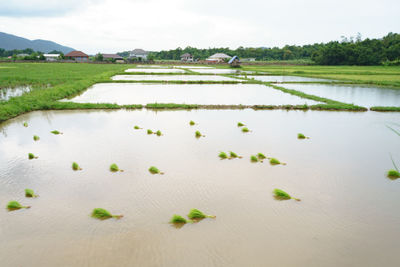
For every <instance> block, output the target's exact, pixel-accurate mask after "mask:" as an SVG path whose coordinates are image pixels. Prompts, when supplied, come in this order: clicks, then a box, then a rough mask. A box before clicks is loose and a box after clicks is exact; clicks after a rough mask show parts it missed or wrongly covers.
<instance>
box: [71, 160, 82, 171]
mask: <svg viewBox="0 0 400 267" xmlns="http://www.w3.org/2000/svg"><path fill="white" fill-rule="evenodd" d="M72 169H73V170H74V171H80V170H82V168H81V167H80V166H79V164H78V163H76V162H72Z"/></svg>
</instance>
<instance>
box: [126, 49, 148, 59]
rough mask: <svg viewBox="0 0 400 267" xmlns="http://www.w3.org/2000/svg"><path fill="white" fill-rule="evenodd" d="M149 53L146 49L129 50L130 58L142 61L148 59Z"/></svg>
mask: <svg viewBox="0 0 400 267" xmlns="http://www.w3.org/2000/svg"><path fill="white" fill-rule="evenodd" d="M148 54H149V52H147V51H144V50H143V49H135V50H132V51H130V52H129V58H136V59H138V60H140V61H146V60H147V55H148Z"/></svg>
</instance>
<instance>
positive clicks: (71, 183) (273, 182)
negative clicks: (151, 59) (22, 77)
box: [0, 110, 400, 267]
mask: <svg viewBox="0 0 400 267" xmlns="http://www.w3.org/2000/svg"><path fill="white" fill-rule="evenodd" d="M190 120H194V121H195V122H196V123H198V124H197V125H195V126H189V121H190ZM25 121H26V122H28V124H29V127H27V128H25V127H23V125H22V124H23V122H25ZM238 121H241V122H243V123H245V124H246V125H247V126H248V128H249V129H251V130H252V132H250V133H247V134H243V133H242V132H241V131H240V128H238V127H237V126H236V124H237V122H238ZM399 122H400V121H399V116H398V114H396V113H375V112H364V113H349V112H318V111H307V112H302V111H289V112H288V111H282V110H274V111H253V110H242V111H237V110H236V111H235V110H222V111H221V110H218V111H216V110H198V111H190V112H189V111H165V112H152V111H146V110H142V111H125V110H120V111H47V112H32V113H28V114H25V115H23V116H20V117H17V118H15V119H12V120H9V121H7V122H5V123H3V124H1V125H0V162H1V164H0V205H1V206H2V207H3V208H1V209H0V225H1V227H0V259H1V266H6V267H7V266H397V265H398V263H399V262H400V255H399V253H398V248H399V247H400V228H399V225H400V214H399V212H398V205H399V204H398V203H400V179H398V180H390V179H388V178H386V177H385V171H386V170H388V169H390V168H392V165H391V162H390V157H389V153H392V155H393V158H394V159H395V160H396V161H397V162H399V161H400V152H399V151H400V150H399V146H400V138H399V136H397V135H395V134H394V133H393V132H391V131H390V130H389V129H387V128H386V126H385V125H387V124H388V123H399ZM134 125H139V126H141V127H143V128H144V129H143V130H134V129H133V126H134ZM148 128H149V129H153V130H157V129H160V130H161V131H162V132H163V133H164V136H161V137H157V136H155V135H147V134H146V133H145V130H146V129H148ZM54 129H57V130H59V131H61V132H63V135H58V136H56V135H53V134H51V133H50V131H52V130H54ZM196 130H200V131H201V132H202V133H203V134H205V135H206V137H204V138H200V139H196V138H195V137H194V132H195V131H196ZM299 132H302V133H304V134H305V135H307V136H310V137H311V139H307V140H298V139H297V133H299ZM34 134H36V135H38V136H40V138H41V139H40V141H37V142H34V141H33V139H32V136H33V135H34ZM230 150H232V151H234V152H236V153H237V154H239V155H242V156H244V158H243V159H235V160H220V159H219V158H218V153H219V152H220V151H226V152H228V151H230ZM28 152H32V153H34V154H35V155H37V156H39V158H38V159H35V160H28V158H27V153H28ZM257 152H263V153H264V154H266V155H267V156H274V157H276V158H278V159H280V160H281V161H283V162H286V163H287V165H286V166H271V165H269V164H268V163H266V162H265V163H250V161H249V156H250V155H252V154H256V153H257ZM73 161H76V162H78V163H79V164H80V165H81V167H82V168H83V170H82V171H78V172H74V171H73V170H72V169H71V164H72V162H73ZM114 162H115V163H117V164H118V165H119V166H120V168H122V169H124V170H125V171H124V172H123V173H121V172H120V173H111V172H109V171H108V168H109V165H110V164H111V163H114ZM152 165H154V166H157V167H158V168H159V169H161V170H162V171H164V172H165V175H151V174H150V173H149V172H148V171H147V169H148V168H149V167H150V166H152ZM25 188H32V189H34V190H35V191H36V193H37V194H39V195H40V197H39V198H36V199H27V198H25V197H24V189H25ZM274 188H281V189H283V190H286V191H287V192H289V193H290V194H292V195H293V196H295V197H298V198H300V199H301V202H296V201H294V200H288V201H277V200H275V199H274V198H273V196H272V190H273V189H274ZM10 200H18V201H20V202H21V203H22V204H26V205H32V208H31V209H28V210H19V211H13V212H8V211H7V210H6V209H5V206H6V203H7V202H8V201H10ZM96 207H102V208H106V209H108V210H110V211H111V212H113V213H115V214H123V215H125V217H124V218H122V219H121V220H115V219H110V220H105V221H99V220H96V219H93V218H91V217H90V213H91V211H92V209H93V208H96ZM192 208H198V209H200V210H202V211H204V212H205V213H208V214H212V215H216V216H217V217H216V219H205V220H203V221H201V222H199V223H196V224H188V225H185V226H183V227H182V228H180V229H176V228H174V227H172V226H171V225H170V224H168V221H169V219H170V218H171V216H172V215H173V214H181V215H186V214H187V213H188V212H189V210H190V209H192Z"/></svg>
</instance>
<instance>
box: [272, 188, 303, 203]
mask: <svg viewBox="0 0 400 267" xmlns="http://www.w3.org/2000/svg"><path fill="white" fill-rule="evenodd" d="M273 192H274V197H275V199H277V200H288V199H294V200H297V201H300V199H298V198H295V197H291V196H290V195H289V194H288V193H286V192H285V191H283V190H281V189H277V188H276V189H274V191H273Z"/></svg>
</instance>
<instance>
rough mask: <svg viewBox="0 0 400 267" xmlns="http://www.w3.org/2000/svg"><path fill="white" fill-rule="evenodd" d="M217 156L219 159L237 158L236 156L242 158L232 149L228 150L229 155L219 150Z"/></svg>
mask: <svg viewBox="0 0 400 267" xmlns="http://www.w3.org/2000/svg"><path fill="white" fill-rule="evenodd" d="M218 157H220V159H237V158H240V159H241V158H242V157H241V156H238V154H236V153H235V152H233V151H229V156H228V154H227V153H225V152H222V151H221V152H220V153H219V155H218Z"/></svg>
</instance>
